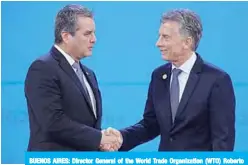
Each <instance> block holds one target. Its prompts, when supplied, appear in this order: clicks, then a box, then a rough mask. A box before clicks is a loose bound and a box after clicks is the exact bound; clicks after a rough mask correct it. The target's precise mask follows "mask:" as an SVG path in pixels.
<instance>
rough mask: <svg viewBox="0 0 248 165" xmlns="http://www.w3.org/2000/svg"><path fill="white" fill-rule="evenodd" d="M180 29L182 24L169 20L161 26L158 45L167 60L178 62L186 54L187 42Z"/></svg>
mask: <svg viewBox="0 0 248 165" xmlns="http://www.w3.org/2000/svg"><path fill="white" fill-rule="evenodd" d="M179 30H180V25H179V24H178V23H177V22H174V21H167V22H165V23H162V24H161V26H160V29H159V38H158V41H157V43H156V46H157V47H158V48H159V49H160V51H161V54H162V58H163V59H164V60H166V61H170V62H177V61H178V60H179V58H180V56H183V54H184V48H185V47H184V46H185V43H184V39H183V37H182V36H181V34H180V31H179Z"/></svg>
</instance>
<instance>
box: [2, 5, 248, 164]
mask: <svg viewBox="0 0 248 165" xmlns="http://www.w3.org/2000/svg"><path fill="white" fill-rule="evenodd" d="M69 3H73V2H69ZM69 3H68V2H2V52H1V53H2V82H1V87H2V120H1V122H2V148H1V149H2V152H1V153H2V163H24V152H25V151H26V148H27V143H28V138H29V125H28V115H27V107H26V100H25V97H24V87H23V85H24V79H25V76H26V72H27V69H28V67H29V65H30V64H31V62H32V61H33V60H35V59H36V58H37V57H38V56H40V55H42V54H44V53H46V52H48V51H49V49H50V47H51V46H52V44H53V40H54V37H53V30H54V21H55V16H56V13H57V11H58V10H59V9H60V8H62V7H63V6H64V5H66V4H69ZM75 3H79V4H82V5H85V6H87V7H88V8H90V9H92V10H93V11H94V13H95V21H96V30H97V32H96V35H97V39H98V41H97V44H96V46H95V49H94V51H93V56H92V57H90V58H88V59H85V60H84V61H82V62H83V63H85V64H86V65H87V66H89V67H90V68H92V69H93V70H94V71H95V72H96V74H97V77H98V80H99V83H100V89H101V91H102V96H103V111H104V114H103V115H104V116H103V128H106V127H108V126H111V127H116V128H123V127H126V126H129V125H131V124H134V123H135V122H137V121H138V120H139V119H141V116H142V113H143V110H144V104H145V100H146V94H147V88H148V83H149V81H150V75H151V72H152V71H153V69H154V68H156V67H157V66H159V65H161V64H163V63H164V61H162V60H161V57H160V53H159V50H158V49H157V48H156V47H155V43H156V40H157V37H158V29H159V24H160V22H159V21H160V18H161V15H162V13H163V12H164V11H167V10H169V9H173V8H189V9H192V10H194V11H195V12H197V13H198V14H199V15H200V17H201V18H202V22H203V27H204V32H203V38H202V40H201V43H200V47H199V49H198V52H199V53H200V54H201V55H202V57H203V58H204V59H205V60H207V61H209V62H211V63H213V64H215V65H217V66H219V67H221V68H222V69H224V70H225V71H227V72H228V73H229V74H230V75H231V77H232V80H233V83H234V88H235V94H236V99H237V109H236V116H237V117H236V130H237V131H236V135H237V138H236V143H235V150H236V151H248V143H247V139H248V126H247V125H248V120H247V118H248V111H246V110H247V109H246V107H247V106H246V103H245V102H246V101H247V93H248V76H247V73H246V72H247V71H248V66H247V61H248V56H247V38H248V33H247V29H248V22H247V15H248V3H247V2H75ZM245 75H246V76H245ZM158 140H159V139H158V138H157V139H156V140H153V141H152V142H149V143H147V144H144V145H142V146H139V147H137V148H136V149H134V150H133V151H156V150H157V147H158Z"/></svg>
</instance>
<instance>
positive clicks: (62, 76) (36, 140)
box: [25, 47, 102, 151]
mask: <svg viewBox="0 0 248 165" xmlns="http://www.w3.org/2000/svg"><path fill="white" fill-rule="evenodd" d="M81 68H82V70H83V72H84V73H85V76H86V78H87V80H88V82H89V84H90V86H91V88H92V90H93V93H94V96H95V99H96V107H97V118H95V116H94V113H93V111H92V106H91V104H90V100H89V98H88V97H85V96H86V95H85V91H84V89H83V87H82V85H81V83H80V80H79V79H78V77H77V75H76V74H75V72H74V70H73V69H72V67H71V66H70V64H69V63H68V61H67V60H66V59H65V57H64V56H63V55H62V54H61V53H60V52H59V51H58V50H57V49H56V48H55V47H52V49H51V51H50V52H49V53H48V54H47V55H44V56H42V57H40V58H39V59H37V60H36V61H34V62H33V63H32V65H31V66H30V68H29V70H28V73H27V77H26V80H25V96H26V100H27V105H28V114H29V125H30V139H29V145H28V151H97V150H98V148H99V145H100V141H101V130H100V129H101V117H102V103H101V94H100V91H99V88H98V84H97V80H96V77H95V74H94V73H93V71H91V70H90V69H88V68H86V67H85V66H83V65H81Z"/></svg>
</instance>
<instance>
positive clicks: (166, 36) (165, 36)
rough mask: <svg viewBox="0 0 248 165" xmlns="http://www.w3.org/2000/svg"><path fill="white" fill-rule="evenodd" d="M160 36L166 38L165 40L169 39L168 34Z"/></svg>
mask: <svg viewBox="0 0 248 165" xmlns="http://www.w3.org/2000/svg"><path fill="white" fill-rule="evenodd" d="M162 37H163V38H164V39H166V40H168V39H170V36H168V35H162Z"/></svg>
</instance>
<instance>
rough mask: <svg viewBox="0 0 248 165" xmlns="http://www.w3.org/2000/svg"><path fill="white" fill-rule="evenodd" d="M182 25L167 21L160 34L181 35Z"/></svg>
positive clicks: (162, 25) (161, 26)
mask: <svg viewBox="0 0 248 165" xmlns="http://www.w3.org/2000/svg"><path fill="white" fill-rule="evenodd" d="M179 29H180V24H179V23H178V22H175V21H165V22H164V23H161V25H160V28H159V33H160V34H174V33H179Z"/></svg>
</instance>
